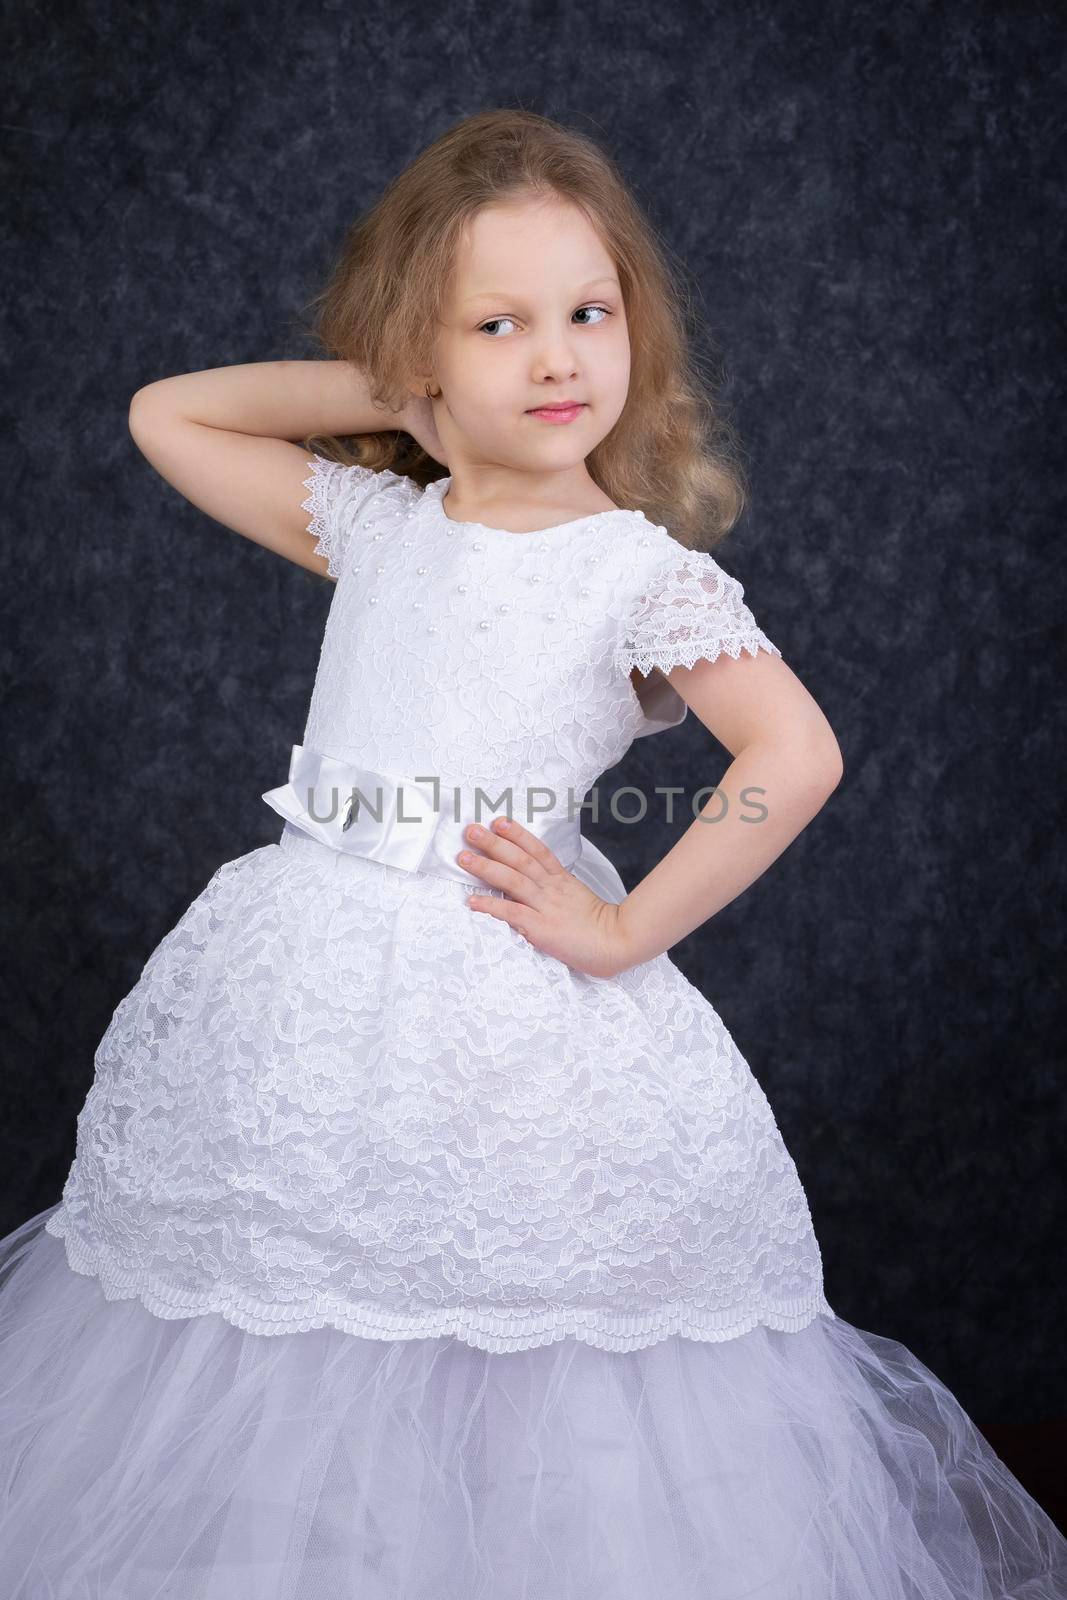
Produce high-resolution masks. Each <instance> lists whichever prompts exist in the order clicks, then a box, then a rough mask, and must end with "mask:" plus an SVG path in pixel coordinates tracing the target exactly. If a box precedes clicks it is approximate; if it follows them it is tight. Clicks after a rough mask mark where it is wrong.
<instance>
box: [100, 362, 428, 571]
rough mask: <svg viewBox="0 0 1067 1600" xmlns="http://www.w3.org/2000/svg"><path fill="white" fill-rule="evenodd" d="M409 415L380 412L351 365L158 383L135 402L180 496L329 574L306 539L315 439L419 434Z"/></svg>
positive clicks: (140, 432)
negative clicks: (305, 443)
mask: <svg viewBox="0 0 1067 1600" xmlns="http://www.w3.org/2000/svg"><path fill="white" fill-rule="evenodd" d="M406 409H407V408H405V411H404V412H399V413H397V412H389V411H385V410H383V409H382V408H381V407H378V406H375V405H373V404H372V402H371V399H370V395H369V394H368V391H367V384H366V381H365V379H364V377H363V375H362V374H361V373H360V372H359V370H358V369H357V368H356V367H354V366H352V365H351V363H350V362H347V361H257V362H250V363H247V364H245V365H240V366H230V367H213V368H209V369H208V370H206V371H204V372H184V373H181V374H179V375H178V376H177V377H173V378H159V379H157V380H156V382H155V383H149V384H146V385H145V387H144V388H143V389H138V391H137V393H136V394H135V395H134V397H133V399H132V401H131V403H130V432H131V434H132V435H133V438H134V441H135V442H136V444H137V447H138V449H139V450H140V451H141V453H142V454H143V455H144V456H145V457H146V458H147V459H148V460H149V461H150V462H151V463H152V465H153V466H154V467H155V469H156V471H157V472H158V473H159V474H160V476H161V477H164V478H166V480H167V482H168V483H170V484H172V485H173V486H174V488H175V489H177V490H178V492H179V494H183V495H184V496H185V498H186V499H187V500H190V501H191V502H192V503H193V505H194V506H198V507H199V509H200V510H201V511H205V512H207V514H208V516H209V517H214V518H215V520H216V521H217V522H221V523H224V524H225V526H226V527H227V528H232V529H233V530H234V532H235V533H240V534H242V535H243V536H244V537H245V538H246V539H251V540H253V542H254V543H256V544H261V545H265V546H266V547H267V549H268V550H273V551H275V552H276V554H278V555H280V556H284V557H285V558H286V560H288V561H295V562H296V563H297V565H298V566H301V567H307V568H308V569H309V571H311V572H317V573H320V574H322V575H323V576H326V575H327V573H326V559H325V557H324V556H321V555H316V554H315V549H314V540H313V539H312V538H311V536H310V535H309V534H308V532H307V523H308V515H307V512H306V511H304V510H302V509H301V501H302V500H304V499H305V498H306V494H307V491H306V489H305V488H304V479H305V478H306V477H307V476H308V466H307V462H308V459H309V454H308V452H307V451H306V450H304V449H302V448H301V447H300V446H299V444H296V443H292V442H291V441H293V440H299V439H302V438H310V437H311V436H312V435H314V434H333V435H346V434H355V433H377V432H381V431H383V430H384V429H393V428H401V429H404V430H405V431H410V429H409V428H408V424H407V420H406V415H405V413H406Z"/></svg>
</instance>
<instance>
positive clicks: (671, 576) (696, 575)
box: [615, 545, 782, 675]
mask: <svg viewBox="0 0 1067 1600" xmlns="http://www.w3.org/2000/svg"><path fill="white" fill-rule="evenodd" d="M744 593H745V591H744V589H743V588H742V587H741V584H740V583H739V582H738V580H737V579H736V578H732V577H731V576H730V574H729V573H728V572H724V571H723V569H722V567H720V566H719V564H718V562H717V561H715V560H713V559H712V557H711V556H710V555H708V554H707V553H706V552H705V551H701V550H688V549H686V547H685V546H684V545H679V546H678V547H677V549H676V550H675V551H672V552H671V553H670V554H669V555H668V556H667V557H666V558H665V560H664V562H663V564H662V566H660V567H658V568H657V569H656V570H655V572H654V573H653V574H652V576H651V577H650V578H648V579H646V580H645V582H644V583H643V585H642V587H641V592H640V593H639V594H638V596H637V597H636V599H635V600H634V602H633V603H632V605H631V606H630V608H629V611H628V612H627V614H626V616H625V618H624V619H623V625H622V630H621V632H620V634H619V640H618V645H617V647H616V652H615V659H616V664H617V665H618V667H619V670H620V671H622V672H626V673H628V672H630V671H631V670H632V669H633V668H634V667H638V668H639V669H640V670H641V672H642V673H644V674H646V675H647V674H648V673H650V672H651V671H652V669H653V668H654V667H658V668H659V670H660V671H661V672H662V673H663V674H664V675H666V674H667V673H668V672H670V671H671V669H672V668H673V667H691V666H694V665H695V663H696V662H697V661H699V660H701V659H704V660H707V661H714V660H715V659H716V657H718V656H720V655H722V654H723V653H725V654H726V655H729V656H733V658H734V660H735V661H736V660H737V658H738V657H739V656H740V654H741V651H742V650H747V651H749V653H750V654H751V655H755V654H756V652H757V650H768V651H770V652H771V654H772V655H776V656H780V655H781V653H782V652H781V651H780V650H779V649H778V646H777V645H774V644H772V643H771V641H770V640H769V639H768V637H767V635H766V634H765V633H764V632H763V630H762V628H760V627H759V625H758V624H757V622H756V619H755V617H754V616H753V615H752V612H751V611H750V610H749V608H748V606H746V605H745V603H744Z"/></svg>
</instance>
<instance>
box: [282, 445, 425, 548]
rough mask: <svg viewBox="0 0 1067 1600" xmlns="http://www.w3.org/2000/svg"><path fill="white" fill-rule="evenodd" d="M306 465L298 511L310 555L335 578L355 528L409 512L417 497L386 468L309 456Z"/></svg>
mask: <svg viewBox="0 0 1067 1600" xmlns="http://www.w3.org/2000/svg"><path fill="white" fill-rule="evenodd" d="M307 465H308V476H307V477H306V478H305V479H304V488H305V489H307V491H308V496H307V499H306V500H303V501H301V510H303V511H306V512H307V513H308V525H307V528H308V532H309V533H310V534H311V535H312V537H313V538H314V540H315V552H316V554H317V555H321V556H325V557H326V561H327V566H328V570H329V574H330V577H331V578H339V577H340V576H341V573H342V571H343V570H344V564H345V559H346V556H347V554H348V552H349V550H350V549H351V547H352V544H353V543H354V541H355V539H356V538H357V537H358V530H359V528H360V525H361V524H362V526H363V528H365V529H369V528H370V527H371V526H372V524H373V522H375V521H376V520H377V519H378V518H380V517H383V516H387V515H389V514H390V513H393V514H397V513H403V512H406V511H410V510H412V509H414V507H415V506H417V504H418V502H419V500H420V499H421V497H422V494H423V491H422V490H421V489H420V488H419V486H418V484H417V483H415V482H414V480H413V479H411V478H408V477H406V476H405V475H404V474H403V473H400V472H393V471H391V470H389V469H388V468H386V469H384V470H382V471H373V470H372V469H371V468H370V467H362V466H360V465H359V464H358V463H352V464H348V463H343V462H339V461H330V460H327V459H326V458H325V457H324V456H319V455H309V456H308V458H307Z"/></svg>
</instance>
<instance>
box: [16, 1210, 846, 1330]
mask: <svg viewBox="0 0 1067 1600" xmlns="http://www.w3.org/2000/svg"><path fill="white" fill-rule="evenodd" d="M45 1232H46V1233H50V1234H52V1235H53V1236H54V1237H55V1238H57V1239H61V1240H62V1241H63V1244H64V1247H65V1249H66V1255H67V1262H68V1264H69V1265H70V1267H71V1269H72V1270H73V1271H74V1272H80V1273H81V1274H82V1275H83V1276H85V1277H95V1278H97V1279H98V1280H99V1282H100V1286H101V1288H102V1289H103V1292H104V1296H105V1298H106V1299H108V1300H134V1299H138V1300H140V1302H141V1304H142V1305H143V1306H144V1308H145V1310H146V1311H150V1312H151V1313H152V1314H153V1316H157V1317H162V1318H164V1319H167V1320H174V1319H177V1318H184V1317H195V1316H208V1315H212V1314H215V1315H218V1316H221V1317H222V1318H223V1319H224V1320H225V1321H226V1322H229V1323H231V1324H232V1325H233V1327H235V1328H241V1329H243V1331H244V1332H246V1333H257V1334H266V1335H270V1334H283V1333H306V1332H309V1331H310V1330H311V1329H313V1328H326V1327H329V1328H336V1329H337V1331H338V1332H339V1333H348V1334H352V1335H353V1336H355V1337H357V1338H364V1339H437V1338H441V1337H442V1336H446V1335H450V1334H451V1335H454V1336H455V1337H456V1338H458V1339H461V1340H463V1342H464V1343H465V1344H469V1345H473V1346H474V1347H475V1348H476V1349H479V1350H486V1351H489V1352H490V1353H496V1354H502V1353H505V1352H507V1351H512V1350H526V1349H533V1348H535V1347H537V1346H539V1345H546V1344H554V1343H556V1342H557V1341H558V1340H560V1339H566V1338H574V1339H577V1340H579V1341H580V1342H581V1343H584V1344H589V1345H593V1346H594V1347H596V1348H597V1349H600V1350H615V1351H627V1350H640V1349H644V1348H646V1347H647V1346H649V1345H653V1344H660V1343H662V1341H663V1340H665V1339H669V1338H672V1337H673V1336H675V1335H680V1336H681V1337H683V1338H686V1339H694V1340H698V1341H701V1342H705V1343H718V1342H722V1341H725V1340H727V1339H736V1338H739V1337H740V1336H741V1335H742V1334H745V1333H748V1332H750V1331H751V1330H752V1329H753V1328H755V1327H760V1326H762V1327H765V1328H776V1329H779V1330H781V1331H782V1332H786V1333H798V1332H799V1331H800V1330H801V1329H802V1328H806V1327H807V1326H808V1324H809V1323H810V1322H813V1321H814V1319H815V1318H816V1317H818V1316H824V1317H827V1318H828V1319H829V1320H831V1321H836V1320H837V1317H836V1313H835V1312H834V1311H833V1309H832V1308H831V1306H830V1305H829V1303H828V1301H827V1299H826V1296H825V1294H824V1293H823V1292H822V1290H821V1289H818V1290H813V1292H812V1293H811V1294H810V1295H808V1296H806V1297H804V1298H803V1299H801V1300H783V1301H779V1302H777V1303H775V1304H773V1305H765V1304H764V1305H759V1306H757V1307H746V1308H745V1309H744V1310H743V1311H741V1310H739V1308H737V1307H727V1308H725V1309H714V1308H711V1307H700V1306H691V1305H665V1306H663V1307H660V1308H657V1309H655V1310H650V1311H641V1312H611V1311H601V1310H582V1309H581V1308H570V1307H560V1308H558V1309H554V1310H548V1311H544V1310H537V1311H533V1310H529V1309H523V1308H521V1307H519V1308H511V1309H504V1310H488V1309H486V1310H475V1309H472V1308H469V1307H461V1306H453V1307H447V1308H443V1309H441V1310H436V1311H430V1310H426V1311H418V1312H413V1313H408V1312H396V1311H388V1310H386V1309H385V1308H383V1307H382V1306H379V1305H376V1304H374V1302H373V1301H363V1302H357V1303H355V1304H348V1305H344V1306H342V1305H338V1304H337V1303H336V1302H335V1301H325V1300H322V1299H319V1300H315V1301H312V1302H309V1303H308V1304H306V1305H299V1306H296V1305H270V1304H268V1303H267V1302H265V1301H260V1300H254V1299H252V1298H251V1297H250V1296H248V1295H246V1294H243V1293H241V1291H240V1290H237V1289H228V1288H220V1287H216V1288H214V1289H212V1290H209V1291H204V1292H202V1293H195V1294H191V1293H189V1292H187V1291H184V1290H179V1289H174V1288H173V1287H171V1286H170V1285H168V1284H165V1283H162V1282H160V1281H159V1280H158V1279H153V1278H151V1277H150V1276H149V1275H148V1274H147V1273H144V1272H128V1271H124V1270H123V1269H122V1268H120V1267H118V1266H116V1265H115V1263H114V1262H113V1261H112V1260H110V1259H109V1258H108V1255H107V1253H106V1251H104V1250H102V1249H99V1248H97V1247H95V1246H92V1245H90V1244H88V1243H87V1242H86V1241H85V1240H84V1239H83V1238H82V1237H81V1236H80V1235H79V1234H78V1233H77V1231H76V1230H75V1229H74V1226H73V1224H72V1223H71V1221H70V1219H69V1217H68V1215H67V1213H66V1212H65V1211H64V1210H62V1209H60V1210H57V1211H56V1212H55V1213H54V1214H53V1215H52V1216H51V1217H50V1218H49V1219H48V1221H47V1222H46V1223H45Z"/></svg>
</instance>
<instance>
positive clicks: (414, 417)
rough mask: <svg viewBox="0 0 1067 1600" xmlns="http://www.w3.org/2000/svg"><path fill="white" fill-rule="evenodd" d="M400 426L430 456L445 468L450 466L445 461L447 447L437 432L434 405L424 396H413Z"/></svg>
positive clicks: (406, 407)
mask: <svg viewBox="0 0 1067 1600" xmlns="http://www.w3.org/2000/svg"><path fill="white" fill-rule="evenodd" d="M400 426H401V427H402V428H403V429H404V432H405V433H410V435H411V437H412V438H413V439H414V441H415V443H416V444H420V445H421V446H422V448H423V449H424V450H425V451H426V454H427V455H428V456H433V459H434V460H435V461H439V462H440V463H441V465H442V466H443V467H447V466H448V462H447V460H446V459H445V447H444V445H443V444H442V443H441V439H440V435H439V434H438V432H437V423H436V422H435V421H434V414H433V403H432V402H431V401H430V400H429V398H428V397H426V396H424V395H412V396H411V398H410V399H409V401H408V403H407V405H406V406H405V407H404V411H403V416H402V417H401V422H400Z"/></svg>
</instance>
